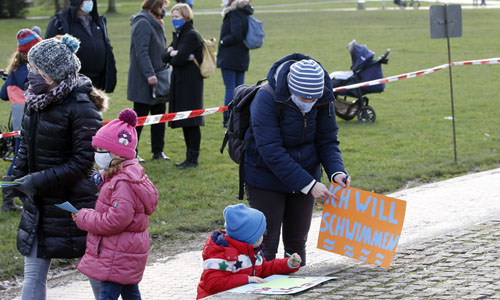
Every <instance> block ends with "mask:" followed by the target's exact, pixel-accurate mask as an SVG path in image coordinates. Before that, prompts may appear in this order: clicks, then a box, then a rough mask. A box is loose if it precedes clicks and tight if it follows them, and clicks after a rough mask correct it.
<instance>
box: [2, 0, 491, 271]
mask: <svg viewBox="0 0 500 300" xmlns="http://www.w3.org/2000/svg"><path fill="white" fill-rule="evenodd" d="M100 2H105V1H100ZM117 2H118V4H120V5H119V6H118V7H117V8H118V14H113V15H109V16H107V17H108V27H109V36H110V39H111V42H112V44H113V46H114V52H115V56H116V60H117V68H118V85H117V88H116V91H115V92H114V93H113V94H111V95H110V97H111V106H110V109H109V111H107V112H106V113H105V114H104V118H105V119H112V118H115V117H116V116H117V114H118V112H120V111H121V110H122V109H123V108H126V107H131V106H132V104H131V102H129V101H128V100H127V99H126V85H127V72H128V62H129V43H130V40H129V38H130V25H129V18H130V15H131V14H133V13H136V12H137V11H138V10H139V6H140V3H141V2H140V1H117ZM172 2H174V3H175V1H172ZM257 2H258V3H257ZM302 2H304V1H302V0H294V1H291V0H280V1H277V0H265V1H264V0H262V1H254V5H256V6H257V7H259V8H256V12H255V16H256V17H257V18H258V19H260V20H261V21H263V22H264V26H265V30H266V33H267V37H266V41H265V44H264V47H263V48H262V49H258V50H253V51H251V63H250V69H249V71H248V72H247V73H246V80H245V82H246V83H254V82H256V81H257V80H258V79H261V78H263V77H265V76H266V74H267V70H268V69H269V67H270V66H271V65H272V63H273V62H274V61H276V60H277V59H279V58H281V57H283V56H285V55H287V54H290V53H292V52H302V53H305V54H308V55H310V56H312V57H314V58H316V59H317V60H319V61H320V62H321V63H322V64H323V66H324V67H325V68H326V69H327V70H328V71H329V72H331V71H337V70H348V69H349V67H350V65H351V58H350V56H349V53H348V51H347V49H346V45H347V43H349V42H350V41H351V40H353V39H356V40H357V41H358V42H359V43H361V44H367V45H368V46H369V48H370V49H371V50H373V51H375V53H376V56H378V55H380V54H383V53H384V52H385V50H386V49H387V48H391V54H390V56H389V64H388V65H386V66H384V72H385V75H386V76H392V75H397V74H401V73H406V72H411V71H416V70H421V69H426V68H430V67H434V66H437V65H441V64H443V63H446V62H447V61H448V57H447V48H446V40H443V39H433V40H431V39H430V34H429V12H428V11H427V10H409V9H407V10H393V9H387V10H384V11H382V10H380V11H322V9H323V8H324V7H326V6H331V7H337V8H342V7H344V8H347V7H355V5H356V3H354V2H353V3H326V4H325V3H323V4H318V5H313V4H311V5H308V6H304V5H301V6H300V8H308V9H311V11H309V12H286V13H275V14H272V13H268V12H267V13H264V10H268V9H266V8H264V7H261V6H265V5H268V4H280V3H302ZM311 2H321V1H311ZM323 2H324V1H323ZM219 3H220V1H219V0H204V1H201V0H200V1H196V2H195V27H197V28H198V30H199V31H200V33H201V34H202V35H203V36H204V37H205V38H210V37H217V38H218V37H219V29H220V25H221V22H222V20H221V16H220V14H201V12H202V11H207V10H209V11H210V10H220V6H219ZM368 4H369V5H370V6H376V5H378V6H379V7H380V6H381V5H380V3H378V4H377V3H371V2H368ZM386 7H390V2H386ZM293 8H299V6H293ZM287 9H288V8H287ZM99 10H100V11H101V12H105V11H106V7H105V6H102V7H99ZM197 11H199V12H200V14H199V15H196V12H197ZM259 11H262V13H259ZM52 13H53V12H52V11H51V9H49V8H39V7H37V8H34V9H32V10H30V11H29V14H28V15H29V16H31V17H35V16H43V15H45V16H49V15H51V14H52ZM498 13H499V11H498V10H483V9H477V10H463V37H461V38H456V39H452V40H451V49H452V53H451V54H452V60H453V61H461V60H470V59H480V58H490V57H498V56H500V55H499V50H500V40H499V39H497V38H494V36H492V34H491V30H490V29H491V28H499V25H500V21H499V20H500V19H499V18H498ZM165 20H166V22H165V23H166V25H165V28H166V32H167V34H166V35H167V41H168V43H170V41H171V40H172V38H171V37H172V35H171V31H172V26H171V23H170V21H169V19H168V18H166V19H165ZM47 23H48V18H45V19H38V18H35V19H28V20H26V19H15V20H0V27H1V28H2V30H1V31H0V41H1V43H0V67H6V66H7V63H8V60H9V57H10V55H11V53H12V52H13V51H14V50H15V47H16V38H15V35H16V32H17V31H18V30H19V29H20V28H24V27H31V26H33V25H38V26H40V27H41V28H42V30H43V31H45V27H46V26H47ZM499 80H500V66H498V65H481V66H460V67H454V68H453V85H454V95H455V115H456V135H457V152H458V162H457V163H456V164H455V163H454V159H453V135H452V123H451V121H450V120H448V119H447V118H446V117H448V116H451V105H450V88H449V77H448V71H447V70H444V71H439V72H436V73H433V74H430V75H426V76H421V77H417V78H413V79H407V80H402V81H397V82H393V83H389V84H387V87H386V90H385V91H384V92H383V93H381V94H371V95H368V97H369V98H370V104H371V105H372V106H373V107H374V108H375V110H376V113H377V121H376V122H375V123H373V124H359V123H358V122H357V121H356V120H352V121H344V120H342V119H338V123H339V127H340V130H339V139H340V142H341V150H342V151H343V155H344V162H345V165H346V168H347V170H348V172H349V174H350V175H351V176H352V186H354V187H356V188H361V189H365V190H369V191H375V192H379V193H388V192H393V191H396V190H398V189H401V188H403V187H405V186H406V185H407V183H408V182H419V183H421V182H429V181H433V180H442V179H445V178H449V177H453V176H458V175H461V174H464V173H467V172H471V171H479V170H485V169H491V168H495V167H498V166H499V165H500V155H499V153H498V152H499V148H500V133H499V131H498V127H499V125H500V121H499V120H498V105H499V100H500V96H498V95H499V94H500V87H499V85H498V81H499ZM223 98H224V85H223V83H222V79H221V75H220V72H219V71H217V72H216V73H215V74H214V75H213V76H212V77H211V78H209V79H207V80H206V81H205V91H204V99H205V107H206V108H209V107H217V106H222V105H223ZM0 110H1V114H0V123H5V122H6V121H7V119H8V112H9V110H10V106H9V104H8V103H7V102H1V103H0ZM205 123H206V126H205V127H203V128H202V145H201V155H200V167H199V168H196V169H189V170H185V171H178V170H177V169H176V168H175V167H174V165H173V162H151V161H149V162H147V163H146V164H144V167H145V169H146V172H147V174H148V175H149V176H150V178H151V179H152V181H153V182H154V183H155V185H156V186H157V188H158V190H159V192H160V201H159V206H158V209H157V211H156V212H155V214H154V215H153V216H152V218H151V220H150V221H151V222H150V223H151V226H150V232H151V235H152V237H153V240H154V243H153V246H154V247H159V246H160V245H163V244H167V245H168V243H169V241H172V240H173V239H186V238H190V237H191V236H192V234H193V233H196V232H200V231H206V230H212V229H215V228H219V227H221V226H222V225H223V217H222V210H223V208H224V207H225V206H226V205H228V204H232V203H236V202H238V200H237V192H238V166H237V165H236V164H235V163H233V162H232V161H231V159H230V158H229V157H228V155H221V154H220V153H219V147H220V145H221V142H222V138H223V136H224V129H223V128H222V115H221V114H220V113H219V114H215V115H210V116H207V117H206V120H205ZM149 139H150V134H149V129H146V130H144V132H143V136H142V138H141V143H140V147H139V149H140V151H141V156H142V157H144V158H146V159H148V160H149V159H150V158H151V155H150V154H149V151H150V145H149ZM166 141H167V145H166V147H165V153H166V154H167V155H168V156H170V157H171V158H172V160H173V161H174V162H179V161H182V160H183V159H184V153H185V146H184V141H183V140H182V131H181V130H179V129H178V130H172V129H167V131H166ZM7 168H8V163H6V162H0V173H2V174H4V173H5V172H6V170H7ZM18 219H19V215H18V214H15V213H0V253H2V254H3V255H2V256H1V257H0V279H6V278H10V277H11V276H12V275H14V274H16V275H20V274H22V264H23V259H22V256H21V255H20V254H19V253H18V252H17V250H16V247H15V236H16V230H17V224H18V221H19V220H18Z"/></svg>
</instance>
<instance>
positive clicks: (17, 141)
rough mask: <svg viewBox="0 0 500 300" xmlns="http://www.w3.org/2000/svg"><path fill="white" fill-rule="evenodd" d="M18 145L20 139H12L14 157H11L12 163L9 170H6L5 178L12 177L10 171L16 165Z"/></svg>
mask: <svg viewBox="0 0 500 300" xmlns="http://www.w3.org/2000/svg"><path fill="white" fill-rule="evenodd" d="M20 144H21V139H20V138H19V139H18V138H14V156H13V157H12V162H11V163H10V166H9V169H8V170H7V176H10V175H12V170H13V169H14V164H15V163H16V157H17V152H18V151H19V145H20Z"/></svg>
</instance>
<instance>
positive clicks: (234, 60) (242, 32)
mask: <svg viewBox="0 0 500 300" xmlns="http://www.w3.org/2000/svg"><path fill="white" fill-rule="evenodd" d="M222 4H223V5H224V10H223V11H222V18H223V21H222V26H221V29H220V39H219V49H218V51H217V68H220V69H221V73H222V80H223V81H224V86H225V94H224V105H225V106H227V105H228V104H229V102H231V100H233V94H234V89H235V88H236V87H237V86H239V85H241V84H243V83H244V82H245V72H246V71H248V66H249V64H250V52H249V50H248V48H247V47H245V44H244V43H243V41H244V40H245V37H246V35H247V31H248V16H249V15H251V14H253V8H252V7H251V6H250V1H249V0H222ZM228 118H229V113H228V112H227V111H225V112H224V113H223V121H222V123H223V126H224V127H226V123H227V120H228Z"/></svg>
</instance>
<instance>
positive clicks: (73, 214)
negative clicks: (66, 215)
mask: <svg viewBox="0 0 500 300" xmlns="http://www.w3.org/2000/svg"><path fill="white" fill-rule="evenodd" d="M71 218H73V222H76V214H75V213H71Z"/></svg>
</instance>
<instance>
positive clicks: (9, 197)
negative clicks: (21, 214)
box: [2, 176, 23, 212]
mask: <svg viewBox="0 0 500 300" xmlns="http://www.w3.org/2000/svg"><path fill="white" fill-rule="evenodd" d="M2 180H3V181H12V177H10V176H4V177H3V178H2ZM2 197H3V204H2V212H6V211H22V210H23V209H22V208H21V207H19V206H17V205H16V204H14V188H13V187H7V188H3V189H2Z"/></svg>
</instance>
